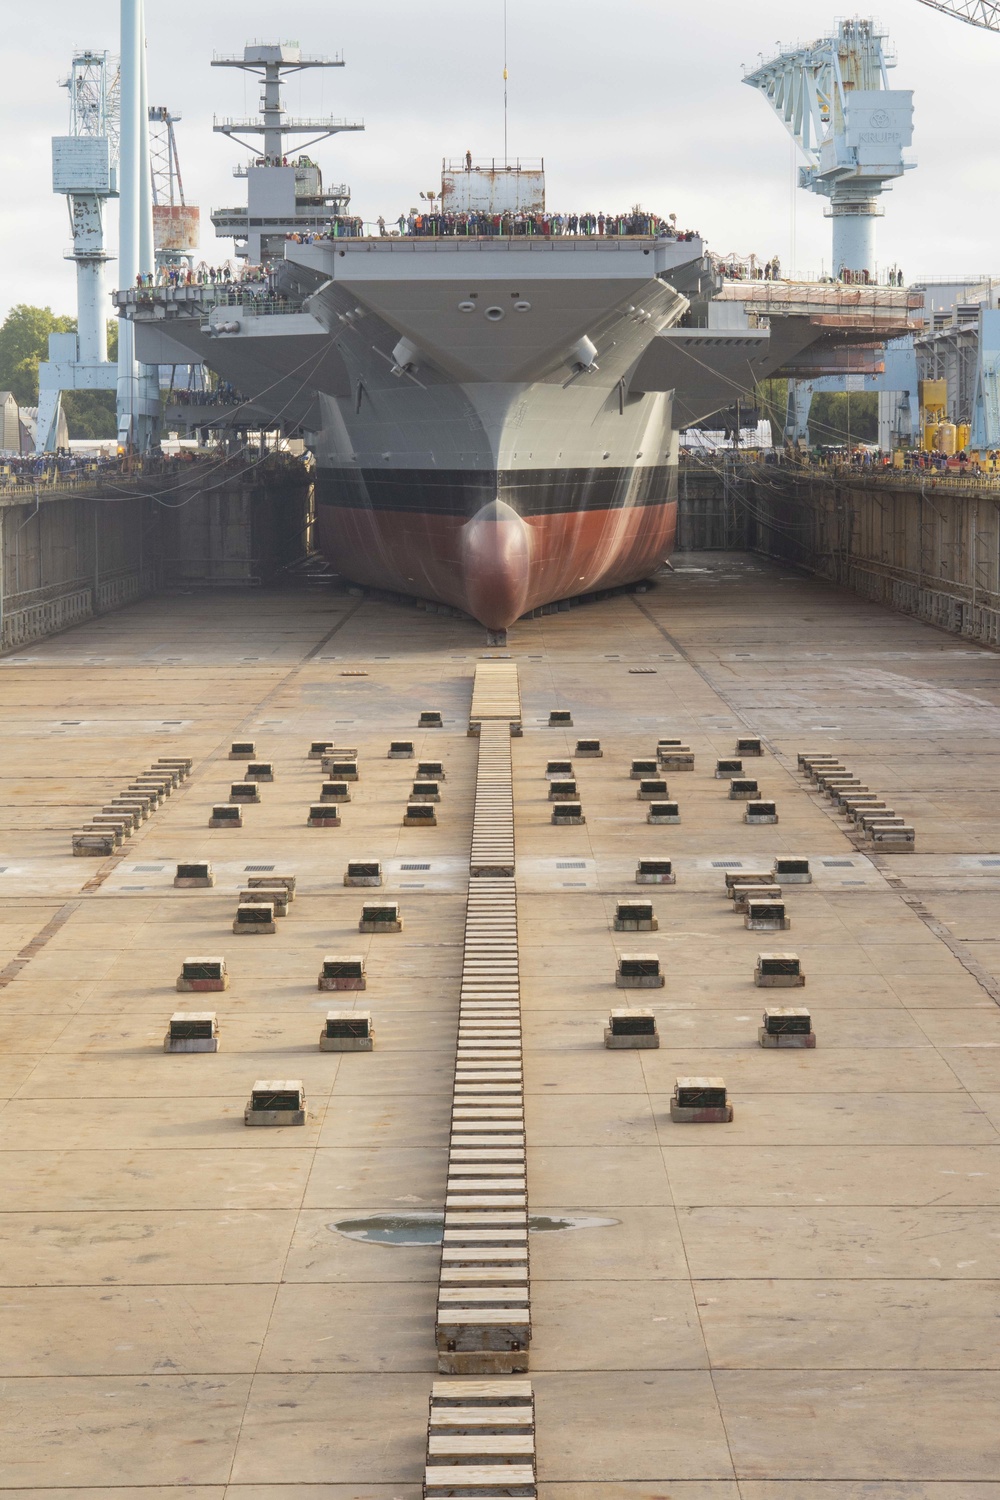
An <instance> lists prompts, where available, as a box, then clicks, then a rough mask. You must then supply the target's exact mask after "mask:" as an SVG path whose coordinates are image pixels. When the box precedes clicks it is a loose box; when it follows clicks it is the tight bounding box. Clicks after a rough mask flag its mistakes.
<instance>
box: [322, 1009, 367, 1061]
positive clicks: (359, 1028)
mask: <svg viewBox="0 0 1000 1500" xmlns="http://www.w3.org/2000/svg"><path fill="white" fill-rule="evenodd" d="M374 1046H375V1031H374V1028H373V1027H372V1018H371V1012H370V1011H367V1010H329V1011H327V1013H326V1025H325V1026H324V1027H323V1030H322V1031H321V1032H320V1034H319V1050H320V1051H321V1052H371V1051H372V1050H373V1048H374Z"/></svg>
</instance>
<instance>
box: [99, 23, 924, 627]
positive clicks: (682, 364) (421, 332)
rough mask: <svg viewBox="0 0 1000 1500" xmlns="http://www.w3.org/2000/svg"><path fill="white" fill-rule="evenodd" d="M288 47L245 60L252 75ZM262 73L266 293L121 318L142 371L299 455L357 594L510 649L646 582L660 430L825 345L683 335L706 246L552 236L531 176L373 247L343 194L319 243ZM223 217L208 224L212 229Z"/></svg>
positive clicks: (708, 272)
mask: <svg viewBox="0 0 1000 1500" xmlns="http://www.w3.org/2000/svg"><path fill="white" fill-rule="evenodd" d="M281 50H282V49H278V48H275V49H268V48H264V47H259V46H258V47H255V48H253V49H247V56H248V58H249V57H250V54H251V53H252V54H253V57H252V58H251V59H250V61H252V62H253V63H254V65H256V66H260V67H263V66H264V65H265V63H264V61H262V57H263V54H264V53H265V52H268V51H274V52H276V53H279V52H281ZM278 62H282V63H283V64H284V65H286V66H291V65H293V64H294V59H292V58H290V57H289V58H285V57H284V56H282V57H281V58H278V59H277V60H276V61H275V62H274V64H273V66H272V72H273V73H274V75H275V77H274V78H273V79H272V80H271V81H272V84H273V88H272V94H273V95H274V97H271V96H270V95H269V96H267V108H268V111H269V113H268V119H267V121H266V124H267V131H269V132H270V133H269V134H268V133H267V132H266V131H265V125H264V124H263V123H262V124H261V126H260V130H261V131H262V132H264V139H265V143H266V147H267V149H266V150H265V153H264V157H263V158H258V159H257V164H256V165H254V166H252V167H251V168H250V169H249V171H250V172H251V173H252V174H253V175H252V177H251V187H252V190H253V195H254V196H253V199H252V202H254V201H255V202H256V203H257V205H258V208H257V210H253V208H251V210H250V211H248V213H247V215H246V218H245V220H244V221H241V222H242V229H243V231H244V238H245V240H246V242H247V244H249V245H250V246H251V248H252V249H253V251H254V252H255V253H257V252H259V256H260V261H261V262H262V269H261V272H260V280H259V283H258V284H256V285H255V284H254V283H253V280H252V279H251V281H250V282H249V283H247V282H243V283H241V284H239V285H237V286H234V287H222V288H221V289H220V288H218V287H216V288H205V287H197V286H186V285H178V286H172V287H166V288H162V289H161V288H153V289H149V295H148V296H146V295H144V293H143V290H142V289H140V290H139V291H138V292H137V293H136V294H134V295H133V294H127V295H125V296H124V297H122V298H120V299H119V301H120V305H121V306H122V307H123V310H124V311H126V312H127V313H129V314H130V315H132V316H134V317H135V318H136V320H137V323H138V325H139V333H138V334H137V336H138V337H140V338H142V336H143V333H144V334H145V343H144V344H143V348H144V350H145V352H144V354H143V357H144V358H148V359H152V358H163V357H165V350H164V349H163V347H162V343H163V342H164V341H163V340H162V338H161V337H160V336H162V335H163V334H167V335H168V336H169V337H168V340H167V341H166V342H170V341H176V342H178V343H180V344H182V345H183V346H184V347H185V348H186V349H187V350H189V351H193V352H195V353H196V354H197V355H198V356H199V357H201V358H203V359H205V360H206V361H207V363H209V364H210V365H211V366H212V368H214V369H215V370H217V371H218V372H219V374H220V375H221V376H223V377H224V378H225V379H226V380H228V381H231V382H232V383H233V384H234V385H235V386H236V387H237V388H238V389H239V390H240V391H241V392H243V393H244V394H245V395H246V396H247V397H248V398H251V399H252V400H253V402H254V405H255V407H257V408H260V409H261V410H263V411H264V412H269V413H271V414H272V416H273V418H274V420H275V421H277V422H282V423H284V424H285V425H286V426H293V427H294V428H295V430H298V431H301V432H302V433H303V435H304V436H305V438H306V441H307V443H308V445H309V446H310V448H311V449H312V450H313V452H314V453H315V457H316V500H317V535H318V541H319V545H320V547H321V548H322V550H323V551H324V552H325V553H326V555H327V556H328V557H329V559H330V560H331V562H332V563H333V565H334V566H335V567H336V569H337V570H338V572H340V573H341V574H343V575H345V576H347V577H349V578H351V579H354V580H356V581H357V582H360V583H363V584H369V585H375V586H378V587H382V588H387V589H392V590H396V591H399V592H401V593H404V594H412V595H416V596H419V597H423V598H427V599H432V600H438V601H441V602H444V603H448V604H451V605H455V606H457V607H459V608H461V609H463V610H466V611H467V612H468V613H469V614H470V615H472V616H474V617H475V618H476V619H478V620H480V621H482V623H483V624H485V625H486V626H487V627H489V628H491V629H503V628H505V627H506V626H508V625H510V624H511V623H512V622H513V621H514V620H516V619H517V618H518V617H519V616H520V615H522V614H524V613H525V612H527V611H530V610H532V609H534V608H537V607H539V606H540V605H543V604H546V603H549V602H551V601H553V600H558V599H562V598H568V597H572V596H573V595H577V594H583V593H590V592H593V591H596V590H600V589H605V588H609V587H614V586H617V585H621V584H627V583H630V582H633V581H636V580H638V579H641V578H644V577H646V576H647V575H648V574H649V573H651V572H652V571H653V570H654V569H655V568H656V567H657V566H658V565H659V564H660V563H661V562H662V561H663V560H664V559H665V558H666V557H667V556H668V555H669V553H670V550H671V548H672V546H673V541H674V534H675V526H676V479H677V429H678V427H679V426H681V425H683V424H686V423H687V422H690V421H692V420H695V419H697V416H699V415H702V414H704V413H707V412H710V411H712V410H717V409H718V408H719V407H720V406H723V405H727V404H731V401H732V392H733V390H734V389H735V390H739V389H741V388H742V387H743V386H746V385H748V384H749V385H750V386H752V385H753V383H754V382H755V381H756V380H759V379H760V378H763V377H764V376H766V375H768V374H772V373H774V372H775V371H776V369H777V368H778V367H779V366H780V365H781V364H782V363H783V361H786V360H788V359H789V358H793V357H794V356H796V355H797V354H799V353H800V352H801V351H802V350H804V349H806V348H807V347H808V346H809V345H810V344H811V343H813V342H815V340H816V339H817V338H818V337H820V336H821V333H825V334H827V335H829V326H828V325H824V326H823V328H820V326H819V325H818V324H816V323H815V322H813V321H811V320H810V319H809V318H808V317H801V316H800V317H797V318H793V319H790V320H787V322H786V324H785V326H784V327H783V330H782V334H781V337H780V338H774V337H772V330H771V327H770V325H769V323H768V320H766V319H764V320H762V319H761V318H759V317H758V316H756V315H754V316H753V317H748V316H746V315H743V316H742V317H740V316H737V317H736V318H733V317H732V316H730V317H729V318H728V319H727V320H726V322H727V324H728V326H726V327H719V328H716V329H714V330H713V329H710V328H707V327H701V328H692V327H680V326H679V325H680V324H681V322H682V320H683V321H684V323H685V324H691V323H693V322H698V323H703V324H710V323H711V321H712V320H711V318H709V316H708V314H707V313H706V309H707V308H708V307H709V305H710V304H711V303H712V301H713V299H714V296H715V293H716V292H717V291H718V289H719V283H718V278H717V276H716V274H715V272H714V270H713V268H712V266H711V264H710V262H709V260H708V258H707V257H706V255H705V251H704V246H703V244H702V242H701V240H700V238H698V237H697V236H695V235H682V236H678V235H677V234H676V233H675V232H674V231H673V230H672V229H671V228H670V227H669V226H668V225H667V224H665V223H663V222H661V221H659V220H657V219H656V218H655V217H654V216H652V215H649V214H643V213H642V212H641V211H637V212H634V213H631V214H628V215H626V216H624V217H623V218H621V219H605V217H604V215H603V214H602V215H601V222H600V224H598V222H597V219H596V216H592V219H584V220H583V223H584V224H585V225H586V226H587V227H586V228H581V223H580V218H579V217H578V218H577V219H576V221H575V223H574V221H573V220H568V219H567V218H566V217H564V216H553V215H548V216H546V215H545V213H544V205H545V199H544V193H545V187H544V175H543V173H542V171H541V169H540V168H533V169H531V170H530V171H529V170H527V169H522V167H521V166H520V164H519V163H513V164H511V163H507V162H504V163H500V164H498V163H496V162H483V163H478V162H476V161H474V160H473V159H472V157H471V155H467V156H466V157H465V158H464V159H463V160H461V161H459V162H458V163H451V164H449V163H445V170H444V173H443V182H442V187H443V189H444V190H445V196H444V200H443V201H444V203H445V204H446V206H447V210H448V212H447V213H446V214H443V213H441V212H440V211H434V207H433V198H432V200H431V217H430V218H428V220H427V221H426V223H425V224H419V225H414V221H413V216H412V215H410V216H401V218H400V221H399V223H398V224H397V225H391V226H390V227H389V228H388V229H387V228H386V226H385V224H384V222H382V221H380V224H379V226H377V227H376V226H374V225H373V226H370V227H371V229H374V230H375V232H374V233H369V232H367V230H368V228H369V226H365V225H363V224H361V222H360V221H359V220H357V219H352V218H349V217H347V215H346V209H347V202H348V199H347V195H346V190H345V191H344V193H343V195H342V196H340V197H339V198H338V199H337V201H336V202H335V203H332V204H329V205H328V206H327V210H326V219H325V224H326V227H325V230H324V232H323V233H322V234H317V232H316V230H317V206H316V204H315V202H313V203H312V204H308V205H307V204H305V203H299V202H297V201H293V198H292V197H291V196H290V194H291V193H292V191H293V185H294V180H293V179H292V178H291V177H289V180H288V181H287V182H286V181H285V180H284V179H285V177H286V176H288V175H289V173H290V172H292V171H293V169H291V168H289V167H288V166H286V165H283V164H284V163H285V162H287V160H288V158H287V155H286V153H285V152H284V151H283V150H279V148H280V147H281V145H282V142H281V139H280V132H281V131H282V130H283V129H285V128H286V126H285V125H283V124H282V121H283V120H284V114H283V110H282V109H281V106H280V99H279V98H278V96H277V93H276V89H277V81H278V79H279V78H280V68H278V66H277V63H278ZM302 123H304V122H288V128H291V127H292V126H293V125H295V126H296V128H297V126H298V125H299V124H302ZM323 124H324V122H322V121H319V122H316V125H317V127H318V126H321V125H323ZM325 124H326V127H327V128H328V130H329V127H334V126H337V125H339V124H342V122H334V121H327V122H325ZM228 126H229V122H224V124H223V128H226V133H231V134H234V135H235V134H237V131H236V130H235V129H233V128H231V127H229V128H227V127H228ZM217 128H218V127H217ZM248 129H249V124H248V122H243V123H241V124H240V127H239V130H240V132H241V133H244V134H245V133H247V131H248ZM273 174H277V175H276V176H275V180H274V184H273V186H274V192H273V193H272V192H271V189H270V187H269V186H268V184H269V182H270V178H271V176H272V175H273ZM279 176H280V177H281V181H280V182H279V181H278V177H279ZM434 196H436V195H434ZM271 198H273V199H274V201H275V203H276V204H277V203H278V200H279V198H280V199H281V206H280V208H277V207H276V209H275V212H274V215H273V216H272V218H271V219H270V221H269V220H268V216H267V214H265V213H263V212H261V211H260V205H262V204H263V205H266V204H267V203H268V202H269V201H270V200H271ZM526 205H528V206H527V207H526ZM300 209H301V210H302V220H301V223H299V222H297V219H296V214H297V213H298V211H299V210H300ZM234 213H235V211H232V210H226V211H224V212H223V213H221V214H220V213H217V214H215V215H213V221H214V222H215V223H216V226H217V228H218V230H219V232H220V233H229V234H232V233H233V232H234V230H233V228H232V222H233V218H234ZM591 223H592V224H593V229H592V230H591V228H590V225H591ZM571 224H573V225H574V227H573V228H572V229H571V228H570V225H571ZM227 226H228V227H227ZM415 227H416V228H428V227H429V228H431V229H432V230H433V231H435V232H430V233H414V232H412V230H413V229H414V228H415ZM610 231H613V232H610ZM279 235H280V239H279V238H278V236H279ZM255 236H256V238H255ZM279 248H280V249H283V251H284V257H283V259H279V257H278V254H277V251H278V249H279ZM728 311H729V312H730V313H732V312H734V311H735V310H734V309H728ZM276 314H280V315H276ZM897 321H898V319H897ZM904 321H905V320H904ZM158 338H159V339H160V344H159V345H157V344H156V340H157V339H158ZM154 348H155V352H154ZM188 357H190V356H188ZM706 372H708V377H709V378H708V379H706ZM685 379H686V380H687V381H688V383H689V384H690V385H691V388H692V389H691V392H690V393H689V397H688V399H686V400H685V399H684V382H685Z"/></svg>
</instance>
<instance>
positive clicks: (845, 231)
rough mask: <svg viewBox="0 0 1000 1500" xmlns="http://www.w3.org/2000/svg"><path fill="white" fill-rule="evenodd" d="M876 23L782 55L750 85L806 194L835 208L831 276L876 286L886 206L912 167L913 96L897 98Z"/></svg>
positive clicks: (891, 62) (841, 30) (846, 27)
mask: <svg viewBox="0 0 1000 1500" xmlns="http://www.w3.org/2000/svg"><path fill="white" fill-rule="evenodd" d="M885 40H886V38H885V36H884V35H883V34H881V33H880V31H879V28H878V26H877V25H876V23H875V22H874V21H870V20H858V19H855V20H853V21H841V22H840V23H839V24H838V26H837V30H836V33H835V34H834V35H833V36H828V37H823V38H821V39H820V40H819V41H816V42H811V43H810V44H809V45H808V46H806V47H798V48H796V49H794V50H793V51H789V52H783V53H781V54H780V56H778V57H775V58H772V59H771V61H770V62H766V63H762V64H761V66H760V67H758V68H755V69H754V70H753V72H750V73H747V74H746V75H745V76H744V79H743V82H744V83H748V84H750V86H751V88H755V89H760V91H761V93H763V94H764V96H765V97H766V98H767V99H768V100H769V101H770V103H771V105H772V106H773V108H774V110H775V113H776V114H777V115H778V117H779V118H780V119H781V120H782V121H783V122H784V125H785V127H786V129H787V130H788V132H789V134H790V135H791V137H792V139H793V140H794V141H795V144H796V145H797V146H798V148H799V150H800V151H801V152H802V154H803V156H804V157H805V158H806V161H807V163H808V165H807V166H804V167H800V169H799V186H800V187H804V188H809V189H810V191H811V192H814V193H820V194H822V195H823V196H824V197H826V198H829V200H830V207H829V210H828V212H827V217H828V218H832V219H833V274H834V276H836V277H839V276H841V274H842V273H843V272H844V271H848V272H850V273H851V274H852V275H853V276H859V275H863V274H864V273H865V272H867V273H868V274H869V276H870V277H871V278H872V279H873V280H874V279H875V271H876V260H875V220H876V219H877V218H881V216H882V213H883V210H882V208H881V207H880V206H879V198H880V196H881V194H882V193H884V192H885V191H887V188H888V184H889V183H890V182H891V181H892V179H893V178H894V177H901V176H902V174H903V173H904V172H905V171H908V170H909V168H910V167H911V166H912V165H913V164H912V163H910V162H904V161H903V150H904V148H905V147H907V146H909V145H910V143H911V141H912V139H913V93H912V90H909V89H890V88H889V78H888V72H887V70H888V69H889V68H891V67H894V66H895V62H896V59H895V57H894V56H893V55H892V54H891V53H890V52H889V51H888V49H887V48H886V47H885V46H884V45H883V43H884V42H885Z"/></svg>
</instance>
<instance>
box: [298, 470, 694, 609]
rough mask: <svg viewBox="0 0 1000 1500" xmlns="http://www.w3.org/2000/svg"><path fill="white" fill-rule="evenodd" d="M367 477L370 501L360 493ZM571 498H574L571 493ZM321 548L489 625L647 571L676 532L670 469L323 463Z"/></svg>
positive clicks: (381, 583)
mask: <svg viewBox="0 0 1000 1500" xmlns="http://www.w3.org/2000/svg"><path fill="white" fill-rule="evenodd" d="M369 485H370V486H371V489H372V490H373V491H374V496H375V498H373V499H370V500H366V499H365V498H363V492H364V491H365V490H366V489H367V488H368V486H369ZM571 497H572V498H573V503H572V504H567V500H568V499H570V498H571ZM316 502H317V503H316V529H317V541H318V544H319V547H320V550H321V551H322V552H323V553H324V554H325V555H326V557H327V558H328V559H329V560H330V561H331V563H332V564H333V565H334V566H335V567H336V568H337V570H338V572H340V573H342V574H343V575H344V576H346V577H348V578H351V579H353V580H355V581H356V582H358V583H363V584H368V585H370V586H374V587H380V588H387V589H391V590H393V591H395V592H398V593H403V594H411V595H414V596H416V597H419V598H424V599H433V600H436V601H438V602H440V603H443V604H450V605H454V606H456V607H457V608H459V609H462V610H464V611H465V612H466V613H468V614H470V615H472V616H473V618H475V619H477V620H479V621H480V622H481V623H482V624H483V625H485V626H487V628H489V629H492V630H498V629H504V628H506V627H507V626H508V625H510V624H512V623H513V622H514V621H515V620H516V619H518V618H519V617H520V616H521V615H524V614H526V613H529V612H530V611H531V610H533V609H537V608H538V607H539V606H541V605H543V604H546V603H549V602H551V601H553V600H556V599H566V598H571V597H573V596H574V595H578V594H585V593H591V592H593V591H594V590H597V589H602V588H613V587H616V586H618V585H620V584H626V583H631V582H634V581H636V580H638V579H641V578H644V577H647V576H648V575H649V573H650V572H652V571H653V569H655V568H656V567H657V566H658V565H659V564H660V563H661V562H663V560H664V559H665V558H666V557H667V556H669V553H670V551H671V549H672V547H673V544H674V537H675V532H676V518H677V504H676V470H675V469H673V468H671V467H668V466H666V465H664V466H660V467H656V468H645V469H634V470H632V471H620V472H619V473H618V474H616V475H615V476H609V475H607V474H600V475H598V476H595V477H594V478H592V479H591V480H590V482H589V483H587V482H585V481H584V480H582V479H581V478H580V477H579V476H573V475H572V474H570V473H561V474H560V473H556V474H546V475H544V476H531V475H529V474H528V473H526V472H525V471H520V472H516V473H513V474H507V475H504V474H498V475H496V476H488V475H485V474H482V473H480V474H477V475H475V476H470V475H464V476H462V475H457V474H456V475H452V476H447V477H443V476H441V475H434V476H429V475H428V474H427V472H426V471H416V472H414V473H412V474H409V475H407V474H405V473H396V474H393V475H392V476H386V475H383V474H380V473H377V472H376V473H375V474H373V475H372V476H370V477H369V476H364V475H358V476H353V477H352V480H351V482H345V481H344V480H342V479H338V478H337V477H336V476H334V475H330V474H326V475H324V474H323V473H322V471H321V472H320V474H319V476H318V478H317V485H316Z"/></svg>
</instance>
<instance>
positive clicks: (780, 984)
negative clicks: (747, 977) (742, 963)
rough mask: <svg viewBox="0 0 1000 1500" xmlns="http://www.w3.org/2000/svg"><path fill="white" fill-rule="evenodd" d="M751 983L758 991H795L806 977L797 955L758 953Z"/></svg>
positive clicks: (803, 982)
mask: <svg viewBox="0 0 1000 1500" xmlns="http://www.w3.org/2000/svg"><path fill="white" fill-rule="evenodd" d="M753 982H754V984H755V985H756V986H757V988H758V989H760V990H786V989H797V988H799V987H800V986H801V985H803V984H805V982H806V976H805V975H804V974H803V972H802V964H801V962H800V960H799V955H798V954H797V953H758V954H757V967H756V968H755V970H754V979H753Z"/></svg>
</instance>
